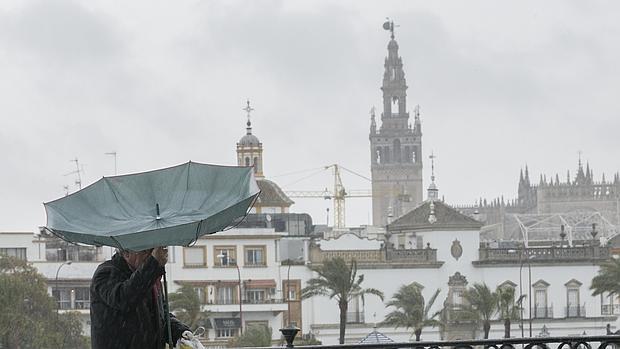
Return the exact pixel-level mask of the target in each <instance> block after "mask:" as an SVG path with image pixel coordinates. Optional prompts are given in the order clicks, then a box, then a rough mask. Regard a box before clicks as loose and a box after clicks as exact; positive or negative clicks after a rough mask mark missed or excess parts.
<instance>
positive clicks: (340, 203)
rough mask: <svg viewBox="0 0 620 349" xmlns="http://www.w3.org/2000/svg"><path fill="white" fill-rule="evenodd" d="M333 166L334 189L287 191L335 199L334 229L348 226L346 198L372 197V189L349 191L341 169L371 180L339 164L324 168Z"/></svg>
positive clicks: (300, 194)
mask: <svg viewBox="0 0 620 349" xmlns="http://www.w3.org/2000/svg"><path fill="white" fill-rule="evenodd" d="M330 168H332V169H333V170H334V189H333V190H332V191H330V190H328V189H327V188H325V190H323V191H319V190H295V191H286V195H288V196H289V197H291V198H322V199H325V200H334V229H336V230H338V229H344V228H345V226H346V220H345V204H344V200H345V198H368V197H372V192H371V191H370V190H351V191H350V192H347V191H346V190H345V189H344V185H342V179H341V178H340V169H343V170H345V171H348V172H350V173H352V174H354V175H356V176H360V177H362V178H364V179H367V180H370V179H369V178H367V177H364V176H362V175H360V174H357V173H355V172H353V171H351V170H347V169H346V168H344V167H342V166H339V165H338V164H332V165H328V166H324V167H323V169H324V170H327V169H330Z"/></svg>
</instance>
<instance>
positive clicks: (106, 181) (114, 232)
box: [44, 162, 260, 251]
mask: <svg viewBox="0 0 620 349" xmlns="http://www.w3.org/2000/svg"><path fill="white" fill-rule="evenodd" d="M259 193H260V191H259V189H258V186H257V184H256V181H255V179H254V174H253V171H252V168H251V167H234V166H217V165H207V164H200V163H196V162H188V163H185V164H182V165H178V166H174V167H169V168H165V169H161V170H155V171H149V172H143V173H136V174H129V175H123V176H114V177H104V178H102V179H100V180H98V181H97V182H95V183H93V184H92V185H90V186H88V187H86V188H84V189H82V190H80V191H78V192H75V193H73V194H71V195H69V196H65V197H63V198H61V199H58V200H55V201H51V202H48V203H45V204H44V205H45V211H46V213H47V226H46V228H47V229H48V230H50V231H51V232H52V233H53V234H55V235H57V236H59V237H60V238H62V239H64V240H67V241H70V242H76V243H83V244H88V245H98V246H100V245H107V246H112V247H117V248H120V249H124V250H131V251H140V250H144V249H148V248H153V247H157V246H187V245H189V244H190V243H192V242H193V241H195V240H197V239H198V237H200V236H202V235H205V234H211V233H215V232H218V231H221V230H223V229H226V228H227V227H230V226H232V225H234V224H236V223H237V222H239V220H240V219H242V218H243V217H245V215H246V213H247V211H248V209H249V208H250V207H251V206H252V204H253V203H254V201H255V200H256V198H257V196H258V194H259Z"/></svg>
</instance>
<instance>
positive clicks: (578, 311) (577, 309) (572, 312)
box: [564, 305, 586, 318]
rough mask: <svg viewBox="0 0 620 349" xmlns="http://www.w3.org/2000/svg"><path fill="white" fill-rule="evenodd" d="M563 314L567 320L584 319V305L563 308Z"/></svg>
mask: <svg viewBox="0 0 620 349" xmlns="http://www.w3.org/2000/svg"><path fill="white" fill-rule="evenodd" d="M564 314H566V317H567V318H579V317H586V307H585V305H571V306H568V307H564Z"/></svg>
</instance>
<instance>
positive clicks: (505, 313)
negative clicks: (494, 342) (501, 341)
mask: <svg viewBox="0 0 620 349" xmlns="http://www.w3.org/2000/svg"><path fill="white" fill-rule="evenodd" d="M495 292H496V294H497V308H498V311H499V316H500V319H502V320H504V338H510V324H511V320H518V319H519V309H520V306H521V303H522V302H523V299H524V298H525V295H523V296H521V297H519V299H518V300H517V301H516V302H515V289H514V288H513V287H498V288H497V291H495Z"/></svg>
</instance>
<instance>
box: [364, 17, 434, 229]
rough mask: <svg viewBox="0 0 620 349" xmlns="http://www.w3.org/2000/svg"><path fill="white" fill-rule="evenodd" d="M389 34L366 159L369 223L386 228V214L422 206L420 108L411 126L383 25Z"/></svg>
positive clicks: (394, 50) (398, 64) (397, 60)
mask: <svg viewBox="0 0 620 349" xmlns="http://www.w3.org/2000/svg"><path fill="white" fill-rule="evenodd" d="M383 29H385V30H388V31H390V41H389V43H388V47H387V48H388V55H387V57H386V58H385V63H384V69H385V70H384V73H383V84H382V86H381V91H382V92H383V110H382V113H381V125H380V127H379V128H378V129H377V122H376V120H375V109H374V107H373V108H372V110H371V113H370V114H371V115H370V117H371V122H370V137H369V138H370V158H371V177H372V178H371V179H372V222H373V225H375V226H384V225H386V224H387V216H388V212H392V214H393V216H394V218H398V217H400V216H402V215H404V214H405V213H407V212H409V211H411V210H412V209H413V208H415V207H416V206H417V205H418V204H419V203H420V202H422V195H423V187H422V124H421V122H420V108H419V106H416V107H415V109H414V122H413V125H412V124H411V122H410V119H409V113H408V112H407V82H406V80H405V72H404V70H403V62H402V59H401V57H400V56H399V55H398V43H397V42H396V40H395V39H394V22H392V21H388V22H385V23H384V24H383Z"/></svg>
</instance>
